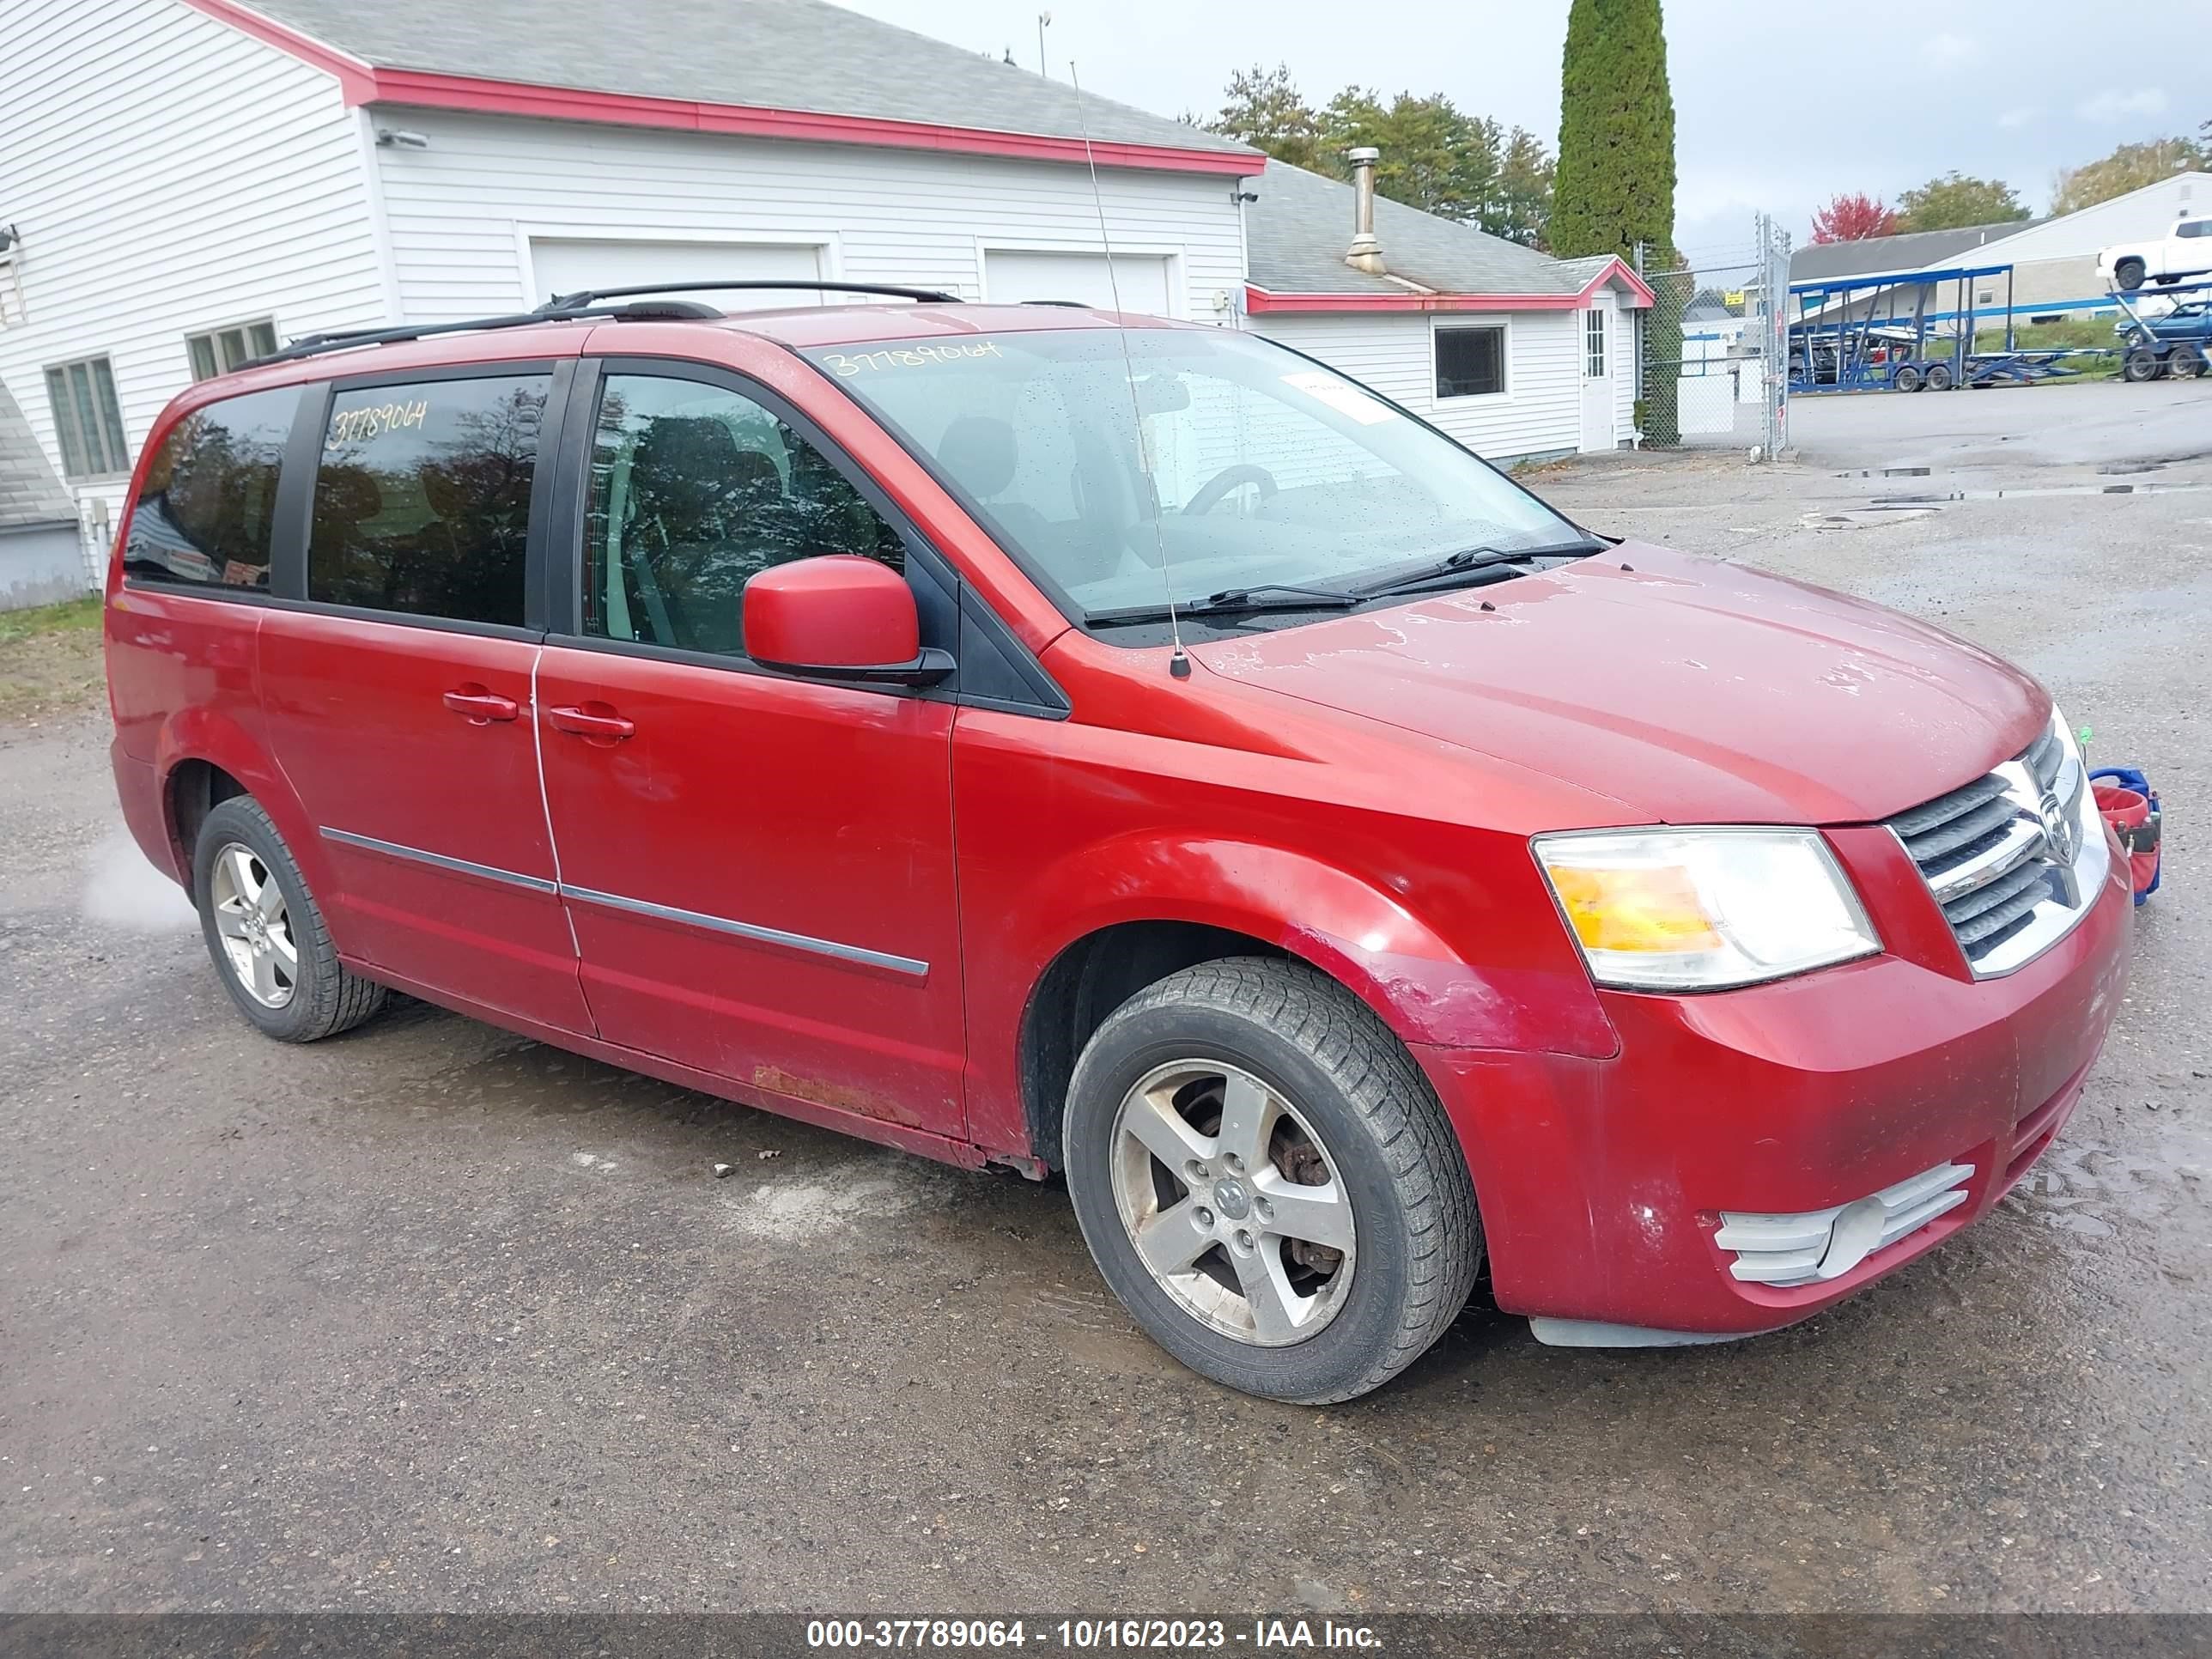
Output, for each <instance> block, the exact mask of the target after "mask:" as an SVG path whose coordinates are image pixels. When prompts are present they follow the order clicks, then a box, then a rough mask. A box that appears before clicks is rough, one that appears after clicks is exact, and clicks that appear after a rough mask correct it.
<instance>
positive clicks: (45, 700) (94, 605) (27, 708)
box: [0, 593, 106, 720]
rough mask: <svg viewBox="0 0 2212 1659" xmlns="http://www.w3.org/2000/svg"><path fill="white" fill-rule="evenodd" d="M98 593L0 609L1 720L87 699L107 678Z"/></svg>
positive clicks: (78, 705) (93, 694)
mask: <svg viewBox="0 0 2212 1659" xmlns="http://www.w3.org/2000/svg"><path fill="white" fill-rule="evenodd" d="M105 678H106V674H105V671H104V669H103V666H102V665H101V662H100V595H99V594H97V593H88V594H86V595H85V596H84V598H82V599H70V600H68V601H66V602H64V603H63V604H61V605H38V606H35V607H34V608H33V609H31V610H28V611H0V720H13V719H16V718H18V717H21V716H25V715H31V714H40V713H43V712H45V711H46V710H49V709H52V710H59V709H64V708H78V707H81V706H82V705H83V704H85V703H88V702H91V701H92V700H93V699H94V697H95V696H98V695H99V693H100V686H101V684H102V683H103V682H104V680H105Z"/></svg>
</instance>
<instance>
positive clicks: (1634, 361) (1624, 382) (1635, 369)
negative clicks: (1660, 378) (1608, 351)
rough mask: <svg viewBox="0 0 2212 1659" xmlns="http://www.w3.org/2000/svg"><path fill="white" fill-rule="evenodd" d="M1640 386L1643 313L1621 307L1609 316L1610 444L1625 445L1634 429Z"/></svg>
mask: <svg viewBox="0 0 2212 1659" xmlns="http://www.w3.org/2000/svg"><path fill="white" fill-rule="evenodd" d="M1643 384H1644V313H1642V312H1640V311H1631V310H1630V309H1629V308H1628V307H1626V306H1621V307H1619V308H1618V309H1616V310H1615V311H1614V312H1613V442H1614V443H1616V444H1625V443H1626V442H1627V441H1628V440H1629V436H1630V435H1631V434H1632V433H1633V432H1634V431H1635V430H1636V398H1637V388H1638V387H1639V386H1642V385H1643Z"/></svg>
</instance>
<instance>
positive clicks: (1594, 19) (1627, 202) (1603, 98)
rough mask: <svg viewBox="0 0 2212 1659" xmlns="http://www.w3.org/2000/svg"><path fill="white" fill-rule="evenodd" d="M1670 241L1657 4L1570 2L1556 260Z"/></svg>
mask: <svg viewBox="0 0 2212 1659" xmlns="http://www.w3.org/2000/svg"><path fill="white" fill-rule="evenodd" d="M1550 241H1551V246H1552V252H1554V253H1556V254H1558V255H1559V257H1560V258H1563V259H1577V258H1584V257H1586V256H1587V255H1589V254H1593V253H1617V254H1619V255H1620V257H1621V258H1624V259H1626V258H1630V257H1631V256H1632V254H1633V253H1634V252H1635V248H1636V245H1637V244H1638V242H1644V243H1647V244H1649V245H1650V246H1651V247H1652V248H1654V249H1655V250H1656V249H1658V248H1661V247H1666V246H1671V245H1672V243H1673V241H1674V94H1672V93H1671V92H1669V91H1668V87H1667V39H1666V36H1665V34H1664V33H1662V31H1661V28H1660V17H1659V0H1574V7H1573V9H1571V11H1570V12H1569V13H1568V14H1567V47H1566V52H1565V58H1563V60H1562V64H1561V68H1560V73H1559V163H1558V171H1557V173H1555V175H1554V177H1553V186H1552V222H1551V228H1550Z"/></svg>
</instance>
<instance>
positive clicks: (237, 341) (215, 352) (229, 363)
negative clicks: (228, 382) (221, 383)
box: [185, 317, 276, 380]
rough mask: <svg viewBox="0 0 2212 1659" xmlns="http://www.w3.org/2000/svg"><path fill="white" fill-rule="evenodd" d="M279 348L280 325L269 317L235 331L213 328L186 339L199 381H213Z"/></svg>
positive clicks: (238, 327) (195, 374)
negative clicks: (278, 327)
mask: <svg viewBox="0 0 2212 1659" xmlns="http://www.w3.org/2000/svg"><path fill="white" fill-rule="evenodd" d="M275 350H276V324H275V323H273V322H270V320H269V319H267V318H265V317H264V318H263V319H261V320H260V321H259V322H258V323H240V324H239V325H238V326H237V327H235V328H218V329H212V330H210V331H209V332H207V333H205V334H187V335H186V336H185V353H186V355H187V356H190V357H191V360H192V379H194V380H213V379H215V377H216V375H218V374H229V373H230V371H231V370H232V369H234V368H240V367H242V366H243V365H245V364H246V363H250V362H252V361H253V360H254V359H255V358H256V357H266V356H269V355H270V353H271V352H273V351H275Z"/></svg>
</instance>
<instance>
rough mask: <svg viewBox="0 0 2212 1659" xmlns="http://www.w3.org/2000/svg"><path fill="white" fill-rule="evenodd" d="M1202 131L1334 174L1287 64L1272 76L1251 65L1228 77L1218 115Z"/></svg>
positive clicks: (1318, 129)
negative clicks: (1206, 130) (1205, 130)
mask: <svg viewBox="0 0 2212 1659" xmlns="http://www.w3.org/2000/svg"><path fill="white" fill-rule="evenodd" d="M1206 125H1207V127H1208V129H1209V130H1210V131H1214V132H1218V133H1220V134H1222V135H1223V136H1224V137H1229V138H1234V139H1236V140H1237V141H1238V142H1239V143H1247V144H1249V145H1251V146H1252V148H1253V149H1256V150H1261V151H1263V152H1265V153H1266V154H1267V155H1272V156H1273V157H1274V158H1275V159H1276V160H1277V161H1287V162H1289V163H1290V164H1291V166H1292V167H1305V168H1308V169H1310V171H1313V172H1316V173H1328V172H1331V171H1333V169H1332V168H1331V167H1330V166H1329V158H1328V155H1326V154H1325V153H1324V152H1323V150H1322V143H1321V126H1320V119H1319V118H1318V117H1317V116H1316V114H1315V113H1314V108H1313V106H1312V105H1311V104H1309V103H1308V102H1306V100H1305V99H1304V97H1303V96H1302V95H1301V94H1299V92H1298V89H1297V84H1296V83H1295V82H1292V81H1291V70H1290V65H1288V64H1276V65H1275V67H1274V68H1273V69H1272V70H1266V69H1262V68H1261V67H1260V65H1259V64H1253V65H1252V67H1251V68H1250V69H1249V70H1237V73H1236V74H1234V75H1232V76H1230V77H1229V91H1228V95H1227V96H1226V98H1225V100H1224V101H1223V103H1222V106H1221V112H1220V113H1219V114H1218V115H1217V116H1215V117H1214V118H1213V119H1212V121H1210V122H1208V123H1207V124H1206Z"/></svg>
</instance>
